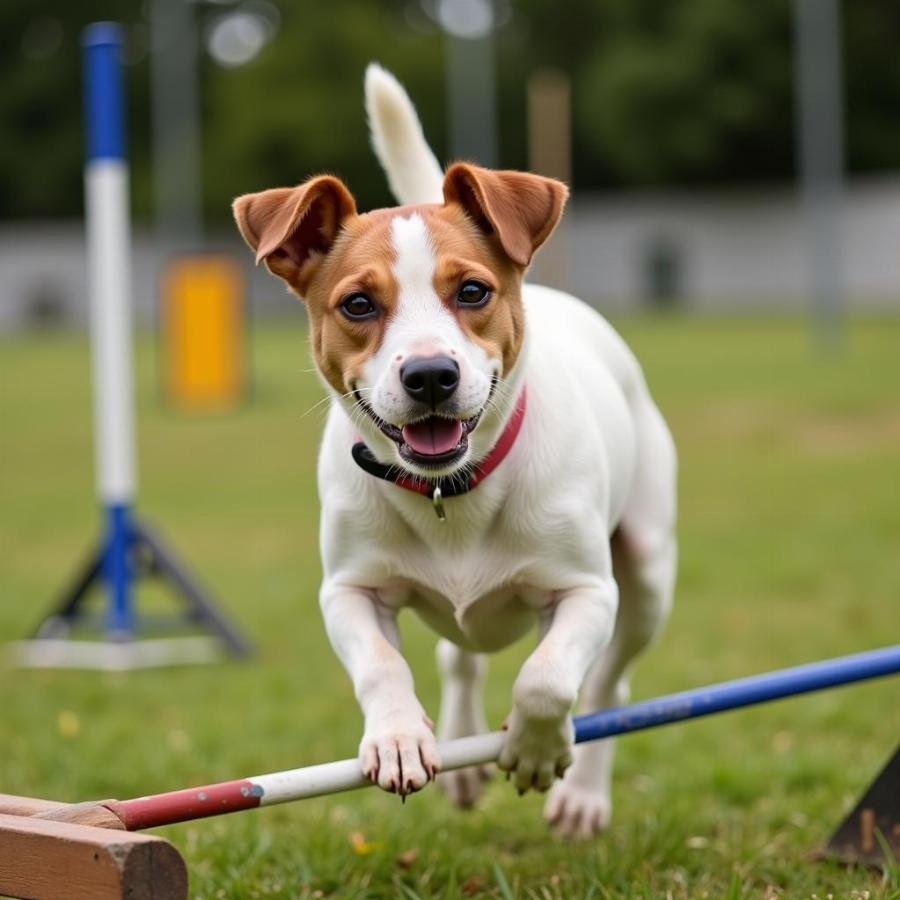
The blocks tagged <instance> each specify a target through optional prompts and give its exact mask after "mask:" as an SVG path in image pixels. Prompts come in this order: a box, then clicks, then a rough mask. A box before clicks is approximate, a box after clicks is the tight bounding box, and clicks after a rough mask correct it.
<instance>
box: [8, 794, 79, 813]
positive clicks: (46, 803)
mask: <svg viewBox="0 0 900 900" xmlns="http://www.w3.org/2000/svg"><path fill="white" fill-rule="evenodd" d="M68 805H69V804H68V803H60V802H59V801H58V800H39V799H38V798H37V797H16V796H14V795H13V794H0V814H5V815H8V816H37V815H40V814H41V813H44V812H50V811H51V810H54V809H62V808H64V807H66V806H68Z"/></svg>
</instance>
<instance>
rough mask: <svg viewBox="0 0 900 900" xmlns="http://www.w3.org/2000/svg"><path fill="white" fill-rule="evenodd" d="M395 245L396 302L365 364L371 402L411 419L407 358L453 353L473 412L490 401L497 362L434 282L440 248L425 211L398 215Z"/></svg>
mask: <svg viewBox="0 0 900 900" xmlns="http://www.w3.org/2000/svg"><path fill="white" fill-rule="evenodd" d="M391 248H392V249H393V251H394V259H393V260H392V264H391V272H392V274H393V276H394V278H395V280H396V283H397V304H396V307H395V308H394V309H393V311H392V313H391V316H390V318H389V320H388V321H387V323H386V324H387V327H386V328H385V332H384V339H383V340H382V343H381V346H380V347H379V348H378V349H377V350H376V351H375V353H373V354H372V356H371V357H369V359H367V360H366V362H365V363H364V365H363V374H364V379H363V381H364V384H365V385H366V386H367V387H368V390H369V395H368V396H369V401H370V403H371V404H372V406H373V407H374V408H375V410H376V412H377V413H378V414H379V415H380V416H381V417H382V418H383V419H384V420H385V421H387V422H392V423H396V422H398V421H399V422H404V421H406V420H408V418H409V416H410V403H411V401H410V399H409V397H408V396H407V394H406V392H405V390H404V389H403V386H402V384H401V383H400V370H401V368H402V365H403V363H404V361H405V360H407V359H409V358H410V357H413V356H438V355H444V354H452V355H453V356H454V358H455V359H456V360H457V362H458V363H459V367H460V384H459V388H458V389H457V392H456V399H457V402H458V404H459V408H460V409H461V410H472V412H473V413H474V412H475V411H477V410H478V409H479V408H481V406H483V404H484V402H485V400H486V399H487V396H488V393H489V391H490V384H491V375H492V372H493V366H492V364H491V362H490V360H489V359H488V358H487V355H486V354H485V352H484V350H483V349H482V348H481V347H479V346H478V345H477V344H475V343H474V342H473V341H471V340H469V339H468V338H467V337H466V335H465V333H464V332H463V330H462V328H461V327H460V325H459V322H457V321H456V317H455V316H454V315H453V313H452V312H451V311H450V310H449V309H447V307H446V306H445V305H444V304H443V303H442V302H441V298H440V297H439V296H438V293H437V290H436V289H435V286H434V274H435V269H436V268H437V248H436V247H435V242H434V238H433V236H432V234H431V233H430V231H429V230H428V226H427V224H426V223H425V220H424V219H423V218H422V216H421V215H419V214H418V213H412V214H411V215H408V216H404V215H398V216H395V217H394V219H393V220H392V221H391Z"/></svg>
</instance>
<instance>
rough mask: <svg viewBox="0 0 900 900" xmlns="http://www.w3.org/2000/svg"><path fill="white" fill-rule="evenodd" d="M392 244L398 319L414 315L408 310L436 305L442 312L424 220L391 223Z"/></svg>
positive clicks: (399, 218)
mask: <svg viewBox="0 0 900 900" xmlns="http://www.w3.org/2000/svg"><path fill="white" fill-rule="evenodd" d="M391 244H392V245H393V248H394V265H393V272H394V277H395V278H396V279H397V287H398V288H399V298H398V299H399V309H398V310H397V313H398V317H399V318H402V317H403V316H404V315H408V314H410V313H412V312H413V310H412V309H410V307H418V308H421V307H423V306H428V307H430V311H431V312H432V313H434V312H436V310H435V308H434V307H435V305H437V306H438V307H439V308H440V310H441V311H442V312H443V307H441V303H440V299H439V298H438V296H437V294H436V293H435V290H434V269H435V266H436V263H437V261H436V258H435V252H434V244H433V243H432V240H431V235H430V234H429V233H428V227H427V226H426V225H425V221H424V220H423V218H422V217H421V216H420V215H418V214H417V213H414V214H413V215H411V216H409V217H406V218H404V217H403V216H397V217H396V218H395V219H394V220H393V221H392V222H391Z"/></svg>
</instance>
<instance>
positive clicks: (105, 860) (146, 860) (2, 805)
mask: <svg viewBox="0 0 900 900" xmlns="http://www.w3.org/2000/svg"><path fill="white" fill-rule="evenodd" d="M65 806H66V805H65V804H60V803H53V802H51V801H46V800H33V799H31V798H28V797H10V796H7V795H4V794H0V895H2V896H7V897H19V898H28V900H126V898H127V900H187V896H188V876H187V868H186V866H185V864H184V860H183V859H182V858H181V855H180V854H179V853H178V851H177V850H176V849H175V848H174V847H173V846H172V845H171V844H170V843H169V842H168V841H165V840H163V839H162V838H159V837H153V836H152V835H146V834H133V833H131V832H127V831H118V830H114V829H110V828H96V827H94V826H92V825H74V824H71V823H69V822H58V821H52V820H48V819H45V818H42V816H43V815H46V814H47V813H50V812H51V811H57V810H59V809H61V808H65Z"/></svg>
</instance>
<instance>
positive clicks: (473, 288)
mask: <svg viewBox="0 0 900 900" xmlns="http://www.w3.org/2000/svg"><path fill="white" fill-rule="evenodd" d="M490 299H491V289H490V288H489V287H488V286H487V285H486V284H482V283H481V282H480V281H464V282H463V283H462V285H461V287H460V289H459V293H458V294H457V295H456V302H457V303H460V304H462V305H463V306H484V304H485V303H487V302H488V300H490Z"/></svg>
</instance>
